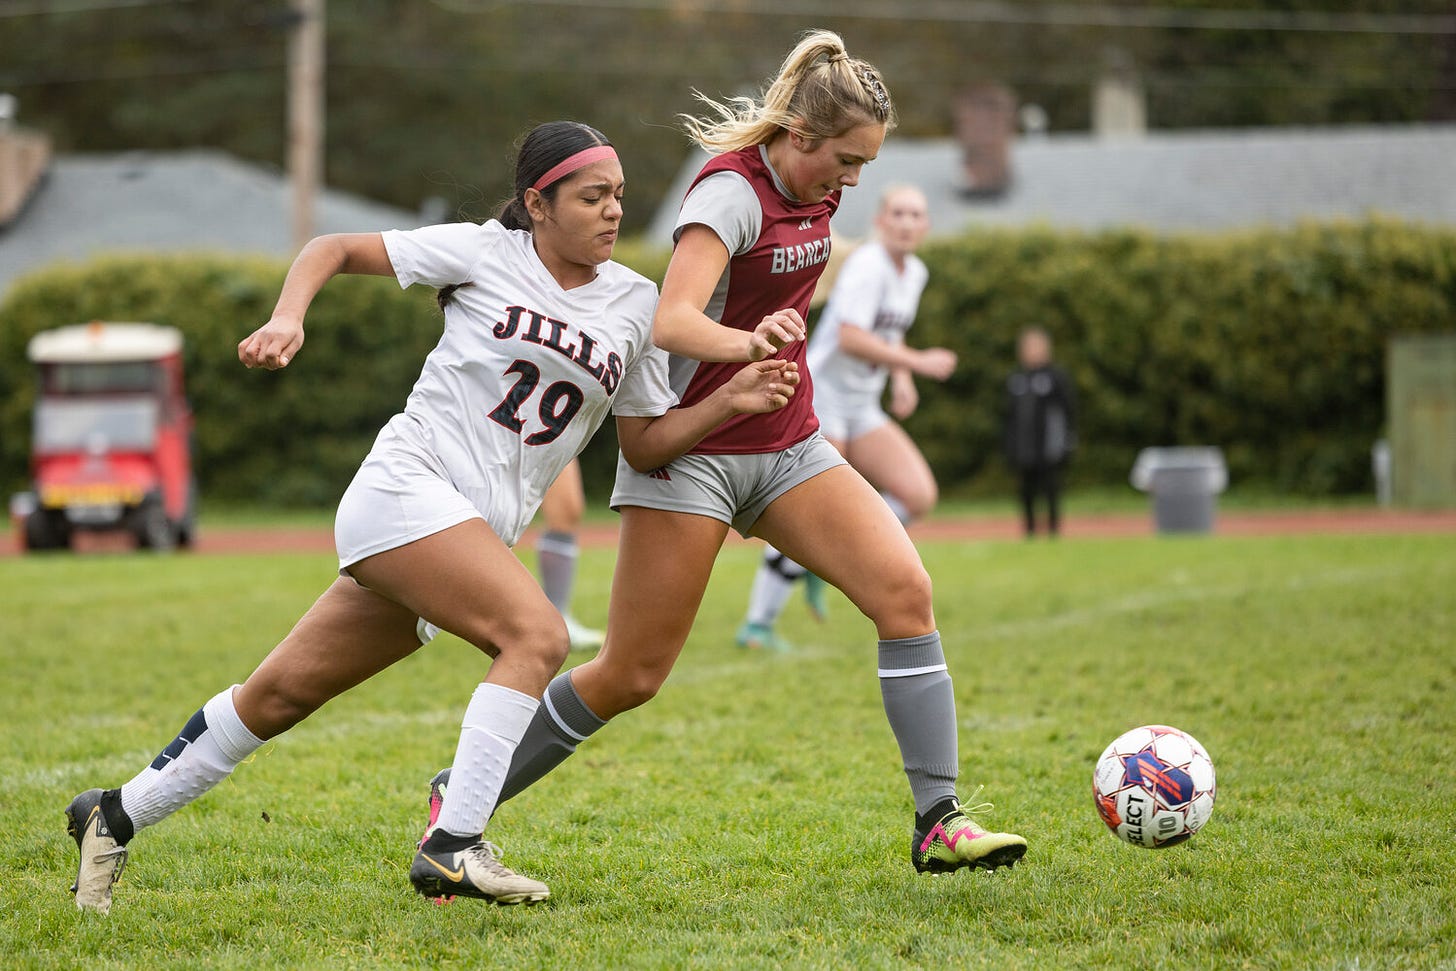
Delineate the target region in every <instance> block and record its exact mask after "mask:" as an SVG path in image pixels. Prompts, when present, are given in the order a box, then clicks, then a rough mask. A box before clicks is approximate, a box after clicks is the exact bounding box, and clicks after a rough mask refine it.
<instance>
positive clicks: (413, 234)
mask: <svg viewBox="0 0 1456 971" xmlns="http://www.w3.org/2000/svg"><path fill="white" fill-rule="evenodd" d="M383 237H384V245H385V248H386V249H387V250H388V253H389V259H390V262H391V264H393V266H394V271H395V275H396V277H397V278H398V279H399V283H400V286H402V287H408V286H410V285H411V284H414V283H424V284H427V285H429V286H432V287H445V286H449V285H452V284H458V285H460V289H458V290H456V291H455V292H454V294H453V296H452V298H451V300H450V302H449V304H448V305H447V307H446V309H445V329H444V334H443V335H442V336H441V338H440V343H439V344H438V345H436V347H435V349H434V350H432V351H431V352H430V354H429V356H428V357H426V359H425V363H424V368H423V370H422V371H421V372H420V377H419V379H418V380H417V381H416V382H415V386H414V389H413V390H412V391H411V392H410V395H409V400H408V401H407V403H406V404H405V409H404V411H403V412H402V413H401V414H398V415H396V416H394V418H392V419H390V421H389V423H388V424H387V425H386V426H385V427H384V429H383V431H381V432H380V434H379V438H378V439H377V440H376V442H375V444H374V448H373V450H372V451H371V453H370V456H371V458H373V457H375V456H376V455H383V454H387V453H389V452H390V451H392V450H403V451H404V452H405V453H408V454H410V455H413V456H415V457H418V458H422V459H425V460H426V461H427V462H428V464H429V466H430V467H432V468H433V467H436V466H438V471H439V472H440V473H441V474H442V476H443V477H444V478H445V479H446V481H448V482H449V483H450V485H451V486H453V487H454V488H455V489H456V490H457V491H458V492H459V493H460V494H461V495H463V496H464V497H465V498H467V499H468V500H469V501H470V502H471V504H472V505H473V506H474V507H475V508H476V509H477V510H479V511H480V513H481V515H482V516H484V517H485V520H486V522H487V523H489V524H490V526H491V528H492V529H493V530H495V532H496V533H497V535H499V536H500V537H501V539H503V540H504V541H505V542H506V543H507V544H514V543H515V542H516V540H517V539H519V537H520V534H521V532H522V531H523V530H524V529H525V528H526V526H527V524H528V523H530V521H531V517H532V516H533V515H534V514H535V512H536V509H537V507H538V506H540V504H541V498H542V496H543V495H544V494H545V492H546V489H547V487H548V486H550V485H551V483H552V482H553V481H554V480H555V479H556V476H557V475H558V474H560V472H561V470H562V469H563V468H565V467H566V465H567V463H569V462H570V461H571V459H572V458H573V457H574V456H575V455H576V454H577V453H578V452H580V451H581V449H582V448H583V447H584V446H585V445H586V443H587V441H588V440H589V439H590V438H591V436H592V435H593V434H594V433H595V432H596V430H597V429H598V428H599V427H600V426H601V424H602V422H603V421H604V420H605V419H606V417H607V413H608V411H609V410H610V411H611V412H612V413H613V414H617V415H624V416H637V417H651V416H656V415H661V414H664V413H665V412H667V411H668V410H669V409H670V408H672V407H673V406H674V405H675V404H677V396H676V395H674V394H673V393H672V390H671V389H670V388H669V387H668V382H667V355H666V354H665V353H663V352H662V351H660V350H658V349H657V348H655V347H654V346H653V344H652V315H653V310H654V308H655V307H656V303H657V288H656V286H654V285H653V283H652V281H650V280H648V279H647V278H646V277H643V276H640V275H639V274H637V273H635V272H633V271H632V270H629V269H627V268H626V267H624V266H622V265H620V264H618V263H613V262H607V263H603V264H602V265H601V266H600V267H598V271H597V277H596V279H595V280H593V281H592V282H591V283H588V284H586V285H585V286H580V287H576V288H574V289H571V290H563V289H562V288H561V286H560V284H558V283H557V282H556V280H555V278H554V277H552V276H551V274H550V272H549V271H547V269H546V267H545V266H544V265H543V264H542V263H541V261H540V259H539V257H537V255H536V251H535V248H534V246H533V245H532V239H531V234H530V233H527V232H523V231H517V230H508V229H506V228H505V227H504V226H502V225H501V224H500V223H499V222H496V221H495V220H491V221H489V222H486V223H484V224H480V225H477V224H474V223H455V224H449V225H442V226H429V227H425V228H422V229H416V230H409V231H390V232H385V233H384V234H383Z"/></svg>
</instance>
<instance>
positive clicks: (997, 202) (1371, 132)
mask: <svg viewBox="0 0 1456 971" xmlns="http://www.w3.org/2000/svg"><path fill="white" fill-rule="evenodd" d="M1103 97H1104V100H1103V102H1102V105H1103V107H1102V108H1101V112H1102V115H1101V118H1102V119H1103V120H1102V121H1101V122H1100V124H1102V125H1103V127H1102V129H1101V130H1094V131H1092V132H1066V133H1042V132H1038V131H1036V130H1035V127H1034V126H1032V131H1031V132H1027V133H1025V134H1023V135H1022V136H1021V137H1013V138H1010V139H1009V140H1008V142H1007V144H1006V147H1005V148H1004V149H1003V151H1004V152H1005V165H1004V168H1003V167H1002V166H1001V165H1000V163H999V162H998V160H997V158H996V156H995V149H994V140H993V141H992V142H991V144H992V146H993V147H992V149H990V150H989V152H990V154H989V156H988V149H987V147H986V145H987V141H986V132H987V131H988V130H990V131H992V132H995V131H997V130H998V129H997V126H998V125H1001V124H1003V121H1002V120H1003V119H1004V118H1005V117H1006V115H1005V112H1004V111H1003V110H1002V107H1003V106H1002V105H1001V104H1000V103H999V102H998V101H996V99H995V97H994V95H987V94H986V93H984V92H983V93H982V94H981V99H982V100H981V101H980V102H979V103H976V102H974V101H972V102H970V103H969V104H968V105H967V106H965V107H964V109H963V110H964V117H963V120H962V123H961V126H960V129H961V134H962V138H964V137H965V136H966V133H967V132H969V133H973V134H975V135H976V136H977V137H980V138H981V139H982V141H981V142H980V143H978V144H977V145H974V146H968V145H966V144H963V143H962V140H961V139H957V138H955V137H948V138H937V139H911V138H899V137H897V136H894V135H891V137H890V138H889V139H888V140H887V141H886V142H885V145H884V148H883V149H882V150H881V152H880V156H879V158H878V159H877V160H876V161H875V162H873V163H872V164H870V165H867V166H865V168H864V170H863V173H862V175H861V178H860V184H859V186H858V187H856V188H853V189H850V190H848V191H847V192H846V193H845V194H844V201H843V204H842V205H841V207H840V210H839V214H838V215H836V216H835V218H834V227H835V230H836V232H838V233H841V234H843V235H845V236H847V237H851V238H860V237H863V236H865V235H867V234H868V233H869V231H870V227H871V222H872V220H873V217H874V210H875V206H876V203H877V202H878V198H879V194H880V192H881V190H882V189H883V188H884V187H886V186H887V185H890V184H893V183H897V182H910V183H913V184H915V185H917V186H919V187H920V188H921V189H923V190H924V191H925V194H926V195H927V196H928V197H929V201H930V212H931V221H932V227H933V230H932V231H933V232H935V233H936V234H940V235H946V234H956V233H960V232H962V231H964V230H966V229H970V228H973V227H976V226H1026V225H1044V226H1048V227H1052V228H1059V229H1061V228H1064V229H1080V230H1100V229H1107V228H1110V227H1116V226H1141V227H1145V228H1148V229H1152V230H1156V231H1165V232H1183V231H1200V230H1222V229H1233V228H1237V227H1248V226H1261V225H1268V226H1287V225H1291V224H1293V223H1296V222H1298V221H1301V220H1306V219H1322V220H1327V219H1336V218H1346V219H1362V218H1365V217H1367V216H1370V215H1386V216H1393V217H1400V218H1405V219H1411V220H1418V221H1424V222H1431V223H1440V224H1452V225H1456V178H1453V175H1456V163H1453V161H1452V160H1453V159H1456V124H1439V125H1362V126H1351V127H1328V128H1253V129H1209V130H1197V129H1185V130H1169V131H1159V130H1145V129H1144V128H1143V127H1142V117H1143V116H1142V114H1141V112H1140V111H1139V110H1138V101H1137V99H1136V96H1135V94H1134V93H1132V92H1130V91H1129V90H1127V89H1126V88H1124V89H1121V90H1119V89H1118V88H1117V87H1116V86H1115V84H1114V85H1112V86H1110V87H1109V88H1108V89H1107V90H1106V91H1105V92H1104V94H1103ZM1027 107H1028V108H1034V106H1027ZM1020 116H1021V118H1022V120H1023V124H1022V127H1023V128H1026V127H1028V126H1027V125H1026V124H1025V119H1026V118H1027V117H1029V116H1030V117H1035V112H1028V111H1027V110H1025V109H1023V110H1022V111H1021V112H1020ZM988 157H989V158H990V163H989V164H990V166H991V170H992V171H993V172H995V173H996V178H995V180H994V182H996V183H999V185H997V186H996V187H995V188H989V189H988V187H987V186H986V183H984V182H982V183H979V184H977V183H970V184H968V178H967V172H968V171H974V169H972V167H971V166H972V165H973V163H978V162H979V164H981V166H982V167H983V168H984V167H985V165H986V164H987V162H986V160H987V158H988ZM705 159H706V156H705V155H702V154H699V153H694V154H693V155H692V157H690V158H689V159H688V160H687V161H686V162H684V164H683V167H682V169H681V171H680V172H679V174H678V177H677V179H676V180H675V182H674V184H673V186H672V188H671V189H670V190H669V192H668V194H667V196H666V197H665V199H664V201H663V203H662V205H661V207H660V208H659V209H658V211H657V213H656V215H655V216H654V219H653V221H652V224H651V226H650V228H649V231H648V235H649V238H650V239H651V240H652V241H653V242H656V243H661V244H667V243H669V242H670V241H671V238H672V237H671V234H672V225H673V221H674V219H675V218H676V215H677V210H678V206H679V204H680V203H681V201H682V197H683V193H684V192H686V190H687V187H688V185H689V184H690V183H691V180H692V177H693V176H694V175H695V174H696V173H697V171H698V169H699V168H700V167H701V166H702V163H703V161H704V160H705Z"/></svg>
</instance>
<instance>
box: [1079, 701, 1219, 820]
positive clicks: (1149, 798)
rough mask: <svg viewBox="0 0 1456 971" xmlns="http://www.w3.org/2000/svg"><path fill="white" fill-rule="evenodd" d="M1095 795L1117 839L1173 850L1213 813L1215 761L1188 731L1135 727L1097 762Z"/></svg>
mask: <svg viewBox="0 0 1456 971" xmlns="http://www.w3.org/2000/svg"><path fill="white" fill-rule="evenodd" d="M1092 797H1093V799H1094V800H1095V801H1096V803H1097V812H1098V814H1099V815H1101V816H1102V821H1103V822H1104V823H1106V824H1107V828H1108V829H1110V830H1112V832H1113V833H1114V834H1115V835H1116V836H1117V838H1118V839H1121V840H1125V841H1126V842H1128V843H1131V844H1132V845H1133V846H1145V847H1148V848H1150V849H1160V848H1162V847H1165V846H1173V845H1175V844H1177V843H1182V842H1183V841H1184V840H1186V839H1188V838H1189V837H1190V836H1192V835H1193V834H1194V833H1196V832H1198V830H1199V829H1200V828H1202V826H1203V824H1204V823H1206V822H1208V817H1209V816H1211V815H1213V797H1214V779H1213V760H1212V759H1210V758H1209V757H1208V752H1207V751H1206V750H1205V749H1204V748H1203V746H1202V745H1200V744H1198V740H1197V739H1196V738H1194V737H1193V736H1192V735H1189V734H1188V733H1187V732H1183V731H1179V730H1178V729H1176V728H1169V727H1168V726H1167V725H1144V726H1142V727H1141V728H1134V729H1132V730H1131V731H1129V732H1124V733H1123V734H1122V735H1119V736H1118V737H1117V738H1116V739H1115V740H1114V741H1113V743H1112V744H1111V745H1109V746H1107V749H1106V751H1104V752H1103V753H1102V756H1101V757H1100V758H1099V759H1098V760H1097V767H1096V769H1094V770H1093V772H1092Z"/></svg>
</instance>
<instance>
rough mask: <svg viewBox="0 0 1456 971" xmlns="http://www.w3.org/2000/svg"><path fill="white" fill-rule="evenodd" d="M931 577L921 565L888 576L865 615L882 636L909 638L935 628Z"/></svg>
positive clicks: (908, 567)
mask: <svg viewBox="0 0 1456 971" xmlns="http://www.w3.org/2000/svg"><path fill="white" fill-rule="evenodd" d="M932 599H933V598H932V590H931V583H930V574H929V573H927V572H925V567H924V566H922V565H920V564H919V563H916V564H914V565H913V566H906V567H904V568H902V569H899V570H895V571H892V572H889V573H887V574H886V575H885V576H884V577H883V578H882V581H881V583H880V587H879V590H878V596H876V597H875V600H874V602H873V604H871V605H870V609H869V610H866V611H865V612H866V613H867V614H868V615H869V617H870V619H871V620H873V621H874V622H875V627H876V629H877V630H878V631H879V634H880V636H881V637H908V636H912V635H913V634H917V633H924V632H925V631H927V630H930V629H933V627H934V626H935V610H934V608H933V606H932Z"/></svg>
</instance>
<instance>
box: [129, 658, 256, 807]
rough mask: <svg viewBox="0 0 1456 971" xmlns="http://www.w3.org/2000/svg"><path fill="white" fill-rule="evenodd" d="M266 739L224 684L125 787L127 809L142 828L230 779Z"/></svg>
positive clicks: (231, 690)
mask: <svg viewBox="0 0 1456 971" xmlns="http://www.w3.org/2000/svg"><path fill="white" fill-rule="evenodd" d="M233 687H234V688H235V687H237V685H234V686H233ZM262 744H263V740H262V739H260V738H258V737H257V736H256V735H254V734H253V733H252V732H250V731H248V727H247V726H246V725H244V724H243V720H242V719H241V718H239V717H238V710H237V708H235V707H233V688H227V689H224V690H223V691H220V692H218V694H217V695H215V696H214V697H213V698H212V700H210V701H209V702H208V703H207V704H205V705H203V706H202V707H201V708H199V709H198V710H197V712H196V714H194V715H193V716H192V717H191V718H190V719H188V721H187V724H186V725H185V726H184V727H183V729H182V731H181V732H180V733H178V735H177V737H176V738H174V739H172V742H171V744H169V745H168V746H167V747H166V748H164V749H163V750H162V752H161V754H160V755H158V756H157V757H156V758H155V759H154V760H153V761H152V764H151V765H149V766H147V767H146V768H145V769H143V770H142V771H141V772H139V773H137V775H136V776H135V777H134V778H133V779H132V780H131V781H130V782H128V783H126V785H124V786H122V787H121V808H122V811H123V812H125V813H126V815H127V816H128V817H130V819H131V822H132V826H134V827H135V828H136V829H138V830H140V829H141V828H142V827H144V826H150V825H152V824H153V823H158V822H161V821H162V820H163V819H166V818H167V817H168V816H170V815H172V813H174V812H176V811H177V810H179V809H181V808H182V807H183V806H185V805H187V804H188V803H189V802H192V801H193V800H195V799H197V798H198V797H199V796H201V795H202V794H203V793H205V792H207V791H208V790H209V789H211V788H212V787H213V786H215V785H217V784H218V783H219V782H221V781H222V780H223V779H226V778H227V777H228V774H229V773H231V772H232V771H233V769H234V768H236V767H237V765H238V763H239V762H241V761H242V760H243V759H245V758H247V757H248V756H249V755H251V754H253V752H255V751H257V749H258V746H260V745H262Z"/></svg>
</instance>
